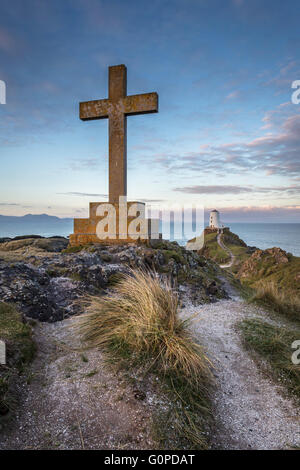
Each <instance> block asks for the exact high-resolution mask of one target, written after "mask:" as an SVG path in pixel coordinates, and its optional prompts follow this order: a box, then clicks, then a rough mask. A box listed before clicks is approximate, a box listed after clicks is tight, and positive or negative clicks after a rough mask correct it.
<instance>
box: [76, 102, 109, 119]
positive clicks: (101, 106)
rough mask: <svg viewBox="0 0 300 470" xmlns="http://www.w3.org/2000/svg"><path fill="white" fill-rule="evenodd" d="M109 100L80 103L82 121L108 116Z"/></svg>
mask: <svg viewBox="0 0 300 470" xmlns="http://www.w3.org/2000/svg"><path fill="white" fill-rule="evenodd" d="M109 103H110V101H109V100H95V101H85V102H82V103H79V117H80V119H81V120H82V121H91V120H92V119H105V118H108V111H109Z"/></svg>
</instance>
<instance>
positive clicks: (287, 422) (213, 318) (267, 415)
mask: <svg viewBox="0 0 300 470" xmlns="http://www.w3.org/2000/svg"><path fill="white" fill-rule="evenodd" d="M197 313H198V315H197V316H196V318H195V319H194V320H193V324H192V328H193V331H194V334H195V335H196V337H197V338H198V339H199V342H200V343H201V344H202V345H204V347H205V348H206V351H207V353H208V355H209V357H210V358H211V359H212V361H213V362H214V364H215V366H216V393H215V396H214V415H215V419H216V429H215V433H214V437H213V447H214V448H219V449H284V448H290V447H291V446H293V445H294V446H295V445H297V446H299V445H300V412H299V410H297V408H296V405H295V404H294V403H293V402H292V401H291V400H289V399H287V398H283V394H282V389H281V387H280V386H277V385H275V384H274V383H273V382H272V381H271V380H269V379H268V378H266V377H265V375H264V374H263V373H262V372H261V371H260V370H259V369H258V367H257V365H256V364H255V362H254V361H253V360H252V359H251V358H250V357H249V354H248V353H247V352H246V351H245V350H244V349H243V348H242V345H241V340H240V336H239V334H238V332H237V330H236V329H235V324H236V322H237V321H239V320H242V319H244V318H249V317H261V316H262V315H264V313H263V311H262V310H260V309H258V308H256V307H255V306H252V305H248V304H246V303H245V302H244V301H243V300H242V299H240V298H239V297H238V296H234V297H233V298H232V299H231V300H222V301H220V302H218V303H215V304H210V305H202V306H199V307H192V306H186V307H185V309H184V311H183V315H184V316H189V315H191V314H197ZM264 319H265V320H266V315H264Z"/></svg>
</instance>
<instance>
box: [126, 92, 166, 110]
mask: <svg viewBox="0 0 300 470" xmlns="http://www.w3.org/2000/svg"><path fill="white" fill-rule="evenodd" d="M123 100H124V113H125V114H131V115H132V114H147V113H157V112H158V94H157V93H144V94H142V95H132V96H126V98H123Z"/></svg>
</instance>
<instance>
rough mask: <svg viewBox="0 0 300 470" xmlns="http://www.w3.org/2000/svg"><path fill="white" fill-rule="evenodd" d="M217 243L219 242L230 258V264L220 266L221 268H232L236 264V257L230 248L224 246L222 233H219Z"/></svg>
mask: <svg viewBox="0 0 300 470" xmlns="http://www.w3.org/2000/svg"><path fill="white" fill-rule="evenodd" d="M217 242H218V245H219V246H220V247H221V248H222V250H224V251H225V252H226V253H227V254H228V255H229V256H230V262H229V263H227V264H220V268H231V266H232V265H233V264H234V262H235V256H234V254H233V253H232V251H231V250H230V249H229V248H227V246H226V245H224V243H223V242H222V234H221V233H218V236H217Z"/></svg>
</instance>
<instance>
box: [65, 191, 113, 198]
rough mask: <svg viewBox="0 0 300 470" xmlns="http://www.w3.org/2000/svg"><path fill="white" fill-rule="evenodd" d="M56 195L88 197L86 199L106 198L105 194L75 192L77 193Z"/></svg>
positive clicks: (70, 192)
mask: <svg viewBox="0 0 300 470" xmlns="http://www.w3.org/2000/svg"><path fill="white" fill-rule="evenodd" d="M57 194H61V195H64V196H81V197H82V196H84V197H85V196H88V197H104V198H107V197H108V196H107V194H98V193H80V192H77V191H69V192H66V193H57Z"/></svg>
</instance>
